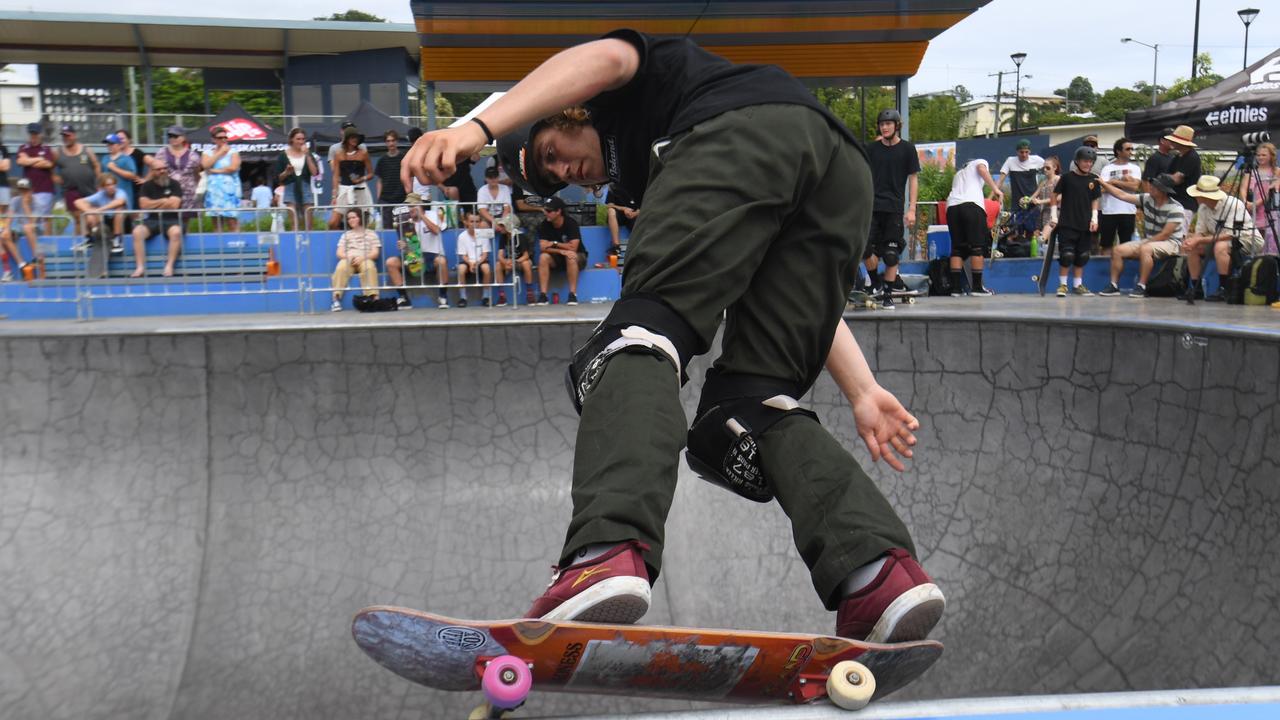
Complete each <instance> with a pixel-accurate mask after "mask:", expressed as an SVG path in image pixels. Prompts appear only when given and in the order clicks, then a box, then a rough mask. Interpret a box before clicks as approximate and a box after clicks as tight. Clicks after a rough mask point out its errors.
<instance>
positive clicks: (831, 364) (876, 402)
mask: <svg viewBox="0 0 1280 720" xmlns="http://www.w3.org/2000/svg"><path fill="white" fill-rule="evenodd" d="M827 372H829V373H831V377H832V378H834V379H835V381H836V385H838V386H839V387H840V392H842V393H843V394H844V396H845V398H846V399H847V400H848V401H849V405H850V406H851V407H852V408H853V422H854V424H855V425H856V426H857V429H858V436H859V437H861V438H862V442H864V443H866V446H867V450H868V451H869V452H870V453H871V460H872V461H873V462H875V461H879V460H880V459H881V458H883V459H884V461H885V462H886V463H888V464H889V467H892V468H893V469H894V470H897V471H898V472H902V471H903V470H904V469H906V467H905V466H904V465H903V464H902V460H901V459H900V457H899V456H901V458H909V457H911V455H912V451H911V446H912V445H915V444H916V436H915V435H914V434H912V431H913V430H916V429H918V428H919V427H920V421H918V420H916V419H915V417H913V416H912V415H911V413H909V412H907V409H906V408H904V407H903V406H902V403H900V402H898V399H897V398H896V397H894V396H893V393H891V392H889V391H888V390H885V389H884V388H882V387H880V385H879V384H878V383H877V382H876V379H875V376H874V375H872V373H871V367H870V366H869V365H867V359H866V358H865V357H863V355H862V349H861V348H859V347H858V341H857V340H855V339H854V337H853V333H852V332H851V331H850V330H849V326H848V325H846V324H845V322H844V320H843V319H841V320H840V322H838V323H837V324H836V335H835V338H833V339H832V341H831V351H830V352H829V353H828V354H827Z"/></svg>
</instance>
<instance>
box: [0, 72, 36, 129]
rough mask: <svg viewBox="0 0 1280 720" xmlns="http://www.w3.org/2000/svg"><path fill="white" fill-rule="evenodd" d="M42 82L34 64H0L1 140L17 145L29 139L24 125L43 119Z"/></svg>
mask: <svg viewBox="0 0 1280 720" xmlns="http://www.w3.org/2000/svg"><path fill="white" fill-rule="evenodd" d="M40 107H41V105H40V82H39V79H38V77H37V75H36V66H35V65H6V66H4V67H2V68H0V128H3V134H0V141H3V142H4V143H5V144H7V145H12V146H15V147H16V146H17V145H21V144H22V143H24V142H26V141H27V134H26V131H25V129H24V128H25V126H26V124H27V123H33V122H39V120H40V113H41V110H40Z"/></svg>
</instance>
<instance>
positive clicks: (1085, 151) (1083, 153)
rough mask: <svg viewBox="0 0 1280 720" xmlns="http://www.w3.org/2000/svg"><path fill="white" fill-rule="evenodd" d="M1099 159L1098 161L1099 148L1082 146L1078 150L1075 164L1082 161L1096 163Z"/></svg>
mask: <svg viewBox="0 0 1280 720" xmlns="http://www.w3.org/2000/svg"><path fill="white" fill-rule="evenodd" d="M1097 159H1098V150H1097V148H1091V147H1089V146H1088V145H1081V146H1080V147H1078V148H1076V156H1075V162H1080V161H1081V160H1095V161H1096V160H1097Z"/></svg>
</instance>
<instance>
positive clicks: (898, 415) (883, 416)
mask: <svg viewBox="0 0 1280 720" xmlns="http://www.w3.org/2000/svg"><path fill="white" fill-rule="evenodd" d="M853 422H854V425H855V426H856V427H857V429H858V436H859V437H861V438H862V442H864V443H866V445H867V450H868V451H869V452H870V453H871V460H872V462H879V461H880V460H881V459H883V460H884V461H885V462H886V463H888V464H889V467H891V468H893V469H894V470H897V471H898V472H902V471H903V470H905V469H906V466H905V465H903V463H902V460H901V459H900V458H910V457H911V456H912V454H913V453H912V450H911V446H913V445H915V444H916V436H915V435H914V434H913V433H912V431H913V430H918V429H919V428H920V421H919V420H916V419H915V417H913V416H912V415H911V413H909V412H907V409H906V408H904V407H903V406H902V403H900V402H898V398H896V397H894V396H893V393H891V392H889V391H888V390H885V389H884V388H882V387H880V386H879V385H877V386H876V387H874V388H871V389H870V390H867V391H866V392H864V393H862V394H861V395H860V396H858V399H857V400H856V401H855V402H854V403H853Z"/></svg>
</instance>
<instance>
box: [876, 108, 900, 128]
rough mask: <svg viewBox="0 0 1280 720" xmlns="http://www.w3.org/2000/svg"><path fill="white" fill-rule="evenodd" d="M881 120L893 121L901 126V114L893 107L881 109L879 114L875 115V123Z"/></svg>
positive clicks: (877, 123)
mask: <svg viewBox="0 0 1280 720" xmlns="http://www.w3.org/2000/svg"><path fill="white" fill-rule="evenodd" d="M882 122H895V123H898V127H902V115H901V114H900V113H899V112H898V111H897V110H894V109H893V108H889V109H887V110H881V111H880V114H879V115H877V116H876V125H879V124H880V123H882Z"/></svg>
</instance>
